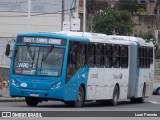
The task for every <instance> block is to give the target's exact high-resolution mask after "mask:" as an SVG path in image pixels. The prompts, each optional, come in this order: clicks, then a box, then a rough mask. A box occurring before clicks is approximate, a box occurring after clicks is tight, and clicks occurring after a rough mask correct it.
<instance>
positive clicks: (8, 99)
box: [0, 97, 25, 102]
mask: <svg viewBox="0 0 160 120" xmlns="http://www.w3.org/2000/svg"><path fill="white" fill-rule="evenodd" d="M24 101H25V99H24V98H23V97H22V98H20V97H0V102H24Z"/></svg>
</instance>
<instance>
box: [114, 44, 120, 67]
mask: <svg viewBox="0 0 160 120" xmlns="http://www.w3.org/2000/svg"><path fill="white" fill-rule="evenodd" d="M113 67H114V68H119V67H120V47H119V46H118V45H115V46H113Z"/></svg>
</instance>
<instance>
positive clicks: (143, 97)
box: [138, 86, 146, 103]
mask: <svg viewBox="0 0 160 120" xmlns="http://www.w3.org/2000/svg"><path fill="white" fill-rule="evenodd" d="M145 93H146V87H145V86H143V91H142V97H141V98H139V99H138V102H139V103H144V99H145Z"/></svg>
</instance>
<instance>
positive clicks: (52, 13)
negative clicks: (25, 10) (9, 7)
mask: <svg viewBox="0 0 160 120" xmlns="http://www.w3.org/2000/svg"><path fill="white" fill-rule="evenodd" d="M76 8H79V7H73V8H70V9H65V10H64V11H70V10H73V9H76ZM6 12H9V11H6ZM61 12H62V11H57V12H51V13H39V14H35V15H31V16H41V15H49V14H58V13H61ZM16 13H17V12H16ZM0 17H27V15H10V16H7V15H4V16H3V15H1V16H0Z"/></svg>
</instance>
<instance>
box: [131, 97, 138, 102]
mask: <svg viewBox="0 0 160 120" xmlns="http://www.w3.org/2000/svg"><path fill="white" fill-rule="evenodd" d="M130 101H131V103H137V102H138V98H131V99H130Z"/></svg>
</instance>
